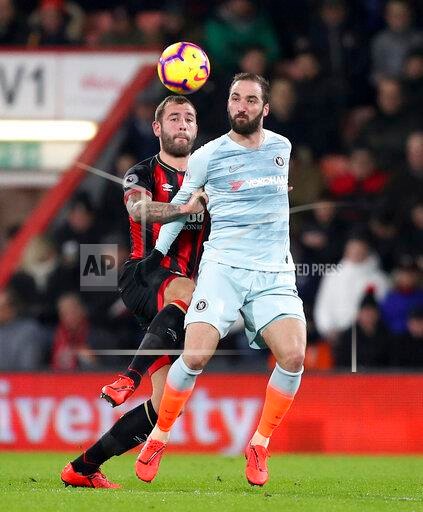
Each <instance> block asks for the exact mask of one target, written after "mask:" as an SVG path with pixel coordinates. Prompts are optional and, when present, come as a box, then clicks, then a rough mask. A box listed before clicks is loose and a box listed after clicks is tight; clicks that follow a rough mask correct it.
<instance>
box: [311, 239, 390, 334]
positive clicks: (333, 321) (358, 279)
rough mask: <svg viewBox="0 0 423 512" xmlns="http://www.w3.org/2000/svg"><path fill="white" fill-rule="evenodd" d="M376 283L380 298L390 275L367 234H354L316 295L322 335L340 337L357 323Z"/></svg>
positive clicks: (315, 312) (316, 312)
mask: <svg viewBox="0 0 423 512" xmlns="http://www.w3.org/2000/svg"><path fill="white" fill-rule="evenodd" d="M370 286H372V287H373V288H374V290H375V296H376V297H377V299H378V300H379V301H380V300H381V299H382V298H383V297H384V296H385V294H386V292H387V289H388V278H387V276H386V275H385V274H384V273H383V272H382V270H381V269H380V266H379V260H378V257H377V256H376V255H375V254H374V253H372V252H371V249H370V245H369V242H368V240H367V238H366V237H365V236H362V235H360V234H358V235H355V234H354V235H352V236H351V237H350V238H349V240H348V241H347V243H346V245H345V249H344V255H343V258H342V259H341V261H340V264H339V265H338V267H337V268H336V269H335V270H334V271H332V272H330V273H327V274H325V275H324V276H323V277H322V279H321V281H320V286H319V289H318V292H317V296H316V302H315V307H314V319H315V322H316V327H317V330H318V331H319V332H320V334H321V335H322V336H326V337H328V338H330V339H336V337H337V336H338V335H339V333H340V332H341V331H344V330H346V329H348V328H350V327H351V325H352V324H353V323H354V322H355V319H356V316H357V311H358V306H359V304H360V301H361V299H362V297H363V295H364V293H365V291H366V290H367V289H368V288H369V287H370Z"/></svg>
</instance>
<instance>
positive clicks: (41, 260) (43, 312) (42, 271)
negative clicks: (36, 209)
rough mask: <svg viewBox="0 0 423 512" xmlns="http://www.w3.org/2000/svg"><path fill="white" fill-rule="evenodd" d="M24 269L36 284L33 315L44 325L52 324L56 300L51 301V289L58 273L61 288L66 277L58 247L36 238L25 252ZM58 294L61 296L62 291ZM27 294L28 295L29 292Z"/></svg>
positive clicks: (41, 237) (42, 238) (49, 241)
mask: <svg viewBox="0 0 423 512" xmlns="http://www.w3.org/2000/svg"><path fill="white" fill-rule="evenodd" d="M22 269H23V270H24V272H26V273H27V275H28V276H30V277H31V278H32V279H33V282H34V287H35V289H34V292H33V294H34V301H33V302H34V304H33V305H32V309H31V311H32V313H33V314H34V315H35V316H36V317H37V318H38V320H40V321H41V322H42V323H43V324H51V323H52V322H53V321H54V319H55V315H54V304H55V300H50V299H51V298H52V297H51V292H50V288H51V283H52V280H53V279H54V276H55V275H57V273H59V276H60V277H59V282H61V286H63V285H64V281H63V278H64V275H63V274H62V272H61V270H62V269H61V268H60V260H59V256H58V254H57V249H56V246H55V245H54V244H53V243H52V241H51V240H49V239H48V238H47V237H44V236H38V237H35V238H34V239H33V240H32V241H31V242H30V244H29V245H28V247H27V248H26V250H25V253H24V257H23V261H22ZM72 277H73V276H72ZM57 293H58V294H60V293H61V289H60V290H58V291H57ZM25 294H26V295H28V291H27V290H26V293H25ZM53 299H55V297H54V298H53Z"/></svg>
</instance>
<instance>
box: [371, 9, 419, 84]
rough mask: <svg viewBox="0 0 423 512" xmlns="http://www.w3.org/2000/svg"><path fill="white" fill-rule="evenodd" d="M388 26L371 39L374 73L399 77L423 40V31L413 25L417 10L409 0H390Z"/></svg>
mask: <svg viewBox="0 0 423 512" xmlns="http://www.w3.org/2000/svg"><path fill="white" fill-rule="evenodd" d="M385 21H386V24H387V28H386V29H385V30H382V31H381V32H379V33H378V34H376V35H375V36H374V38H373V40H372V42H371V55H372V75H373V78H374V79H375V80H376V81H378V80H380V79H381V78H388V77H389V78H399V77H400V75H401V71H402V67H403V64H404V59H405V58H406V55H407V53H408V52H409V51H410V50H412V49H413V48H415V47H417V46H419V45H422V44H423V33H422V32H421V31H417V30H415V29H414V28H413V26H412V22H413V12H412V10H411V6H410V4H409V2H408V1H407V0H389V1H388V2H387V4H386V8H385Z"/></svg>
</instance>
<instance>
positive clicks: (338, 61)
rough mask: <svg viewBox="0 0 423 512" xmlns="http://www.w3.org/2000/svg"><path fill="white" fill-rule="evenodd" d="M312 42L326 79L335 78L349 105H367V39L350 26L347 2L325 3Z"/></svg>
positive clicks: (313, 32) (311, 35) (311, 32)
mask: <svg viewBox="0 0 423 512" xmlns="http://www.w3.org/2000/svg"><path fill="white" fill-rule="evenodd" d="M309 41H310V45H311V48H312V49H313V50H314V51H315V52H316V53H317V55H318V57H319V60H320V62H321V64H322V69H323V73H324V74H325V76H330V77H333V78H334V80H335V84H336V88H337V90H338V94H340V95H342V97H343V98H344V102H345V103H349V104H359V103H363V101H364V100H365V99H367V97H368V95H369V94H368V90H367V82H366V81H365V80H363V75H364V74H365V73H366V72H367V70H368V58H367V55H368V52H367V50H368V49H367V46H366V43H365V41H364V38H363V37H362V36H361V35H360V34H358V33H357V32H356V31H355V30H353V29H352V27H351V26H350V24H349V20H348V6H347V3H346V2H345V1H344V0H323V1H322V2H321V6H320V9H319V16H318V19H317V20H316V21H314V23H312V25H311V30H310V36H309Z"/></svg>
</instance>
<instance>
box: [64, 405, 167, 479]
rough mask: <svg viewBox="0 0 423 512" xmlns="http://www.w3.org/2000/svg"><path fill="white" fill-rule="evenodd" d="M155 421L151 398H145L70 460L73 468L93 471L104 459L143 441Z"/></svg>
mask: <svg viewBox="0 0 423 512" xmlns="http://www.w3.org/2000/svg"><path fill="white" fill-rule="evenodd" d="M156 421H157V413H156V411H155V410H154V408H153V405H152V403H151V400H147V402H144V403H143V404H141V405H139V406H138V407H135V409H132V410H130V411H128V412H127V413H126V414H124V415H123V416H122V417H121V418H119V419H118V421H117V422H116V423H115V424H114V425H113V427H112V428H111V429H110V430H109V431H108V432H106V433H105V434H104V435H103V436H102V437H101V438H100V439H99V440H98V441H97V442H96V443H95V444H93V445H92V446H91V447H90V448H88V450H86V451H85V452H84V453H82V454H81V455H80V456H79V457H78V458H76V459H75V460H74V461H72V467H73V469H74V470H75V471H78V472H79V473H82V474H83V475H90V474H92V473H95V472H96V471H97V470H98V468H99V467H100V466H101V464H103V462H105V461H106V460H109V459H110V458H112V457H113V456H114V455H122V453H125V452H127V451H128V450H130V449H131V448H135V446H138V445H139V444H141V443H143V442H144V441H145V440H146V439H147V436H148V435H149V434H150V432H151V431H152V430H153V427H154V425H155V424H156Z"/></svg>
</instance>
